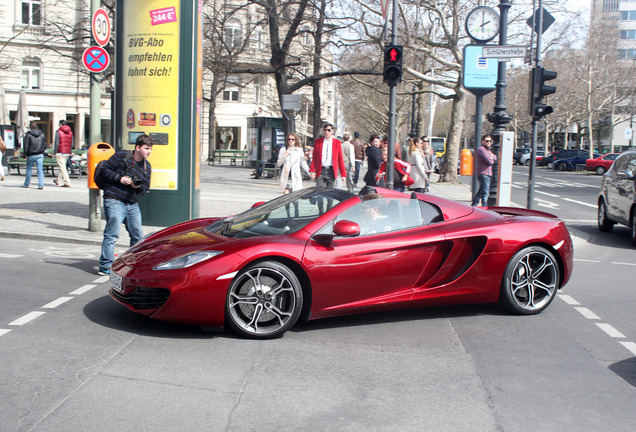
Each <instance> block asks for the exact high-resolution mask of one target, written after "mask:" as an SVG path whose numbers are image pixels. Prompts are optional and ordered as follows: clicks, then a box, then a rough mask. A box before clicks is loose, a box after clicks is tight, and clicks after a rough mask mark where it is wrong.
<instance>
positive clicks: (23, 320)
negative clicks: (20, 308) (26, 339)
mask: <svg viewBox="0 0 636 432" xmlns="http://www.w3.org/2000/svg"><path fill="white" fill-rule="evenodd" d="M45 313H46V312H29V313H28V314H26V315H24V316H23V317H21V318H18V319H17V320H15V321H11V322H10V323H9V325H12V326H21V325H24V324H26V323H28V322H30V321H33V320H34V319H36V318H38V317H40V316H42V315H44V314H45Z"/></svg>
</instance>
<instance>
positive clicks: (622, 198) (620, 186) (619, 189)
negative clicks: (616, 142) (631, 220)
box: [605, 154, 635, 223]
mask: <svg viewBox="0 0 636 432" xmlns="http://www.w3.org/2000/svg"><path fill="white" fill-rule="evenodd" d="M634 157H635V156H634V155H630V154H626V155H622V156H620V157H619V158H617V159H616V161H615V162H614V165H613V167H612V169H611V170H610V171H609V172H608V173H607V174H606V175H607V176H608V178H607V180H606V182H605V187H606V191H607V192H606V193H607V203H606V204H607V211H608V212H609V214H610V216H611V217H612V218H613V219H618V220H620V221H622V222H623V223H624V222H626V221H627V215H626V213H625V205H624V203H625V202H626V201H627V199H628V198H627V197H626V195H628V193H629V192H628V190H627V188H631V187H632V184H633V181H631V180H628V179H626V178H625V177H624V176H622V175H621V174H619V173H620V172H622V171H625V170H627V169H629V168H628V167H629V165H630V162H631V163H632V164H633V160H634Z"/></svg>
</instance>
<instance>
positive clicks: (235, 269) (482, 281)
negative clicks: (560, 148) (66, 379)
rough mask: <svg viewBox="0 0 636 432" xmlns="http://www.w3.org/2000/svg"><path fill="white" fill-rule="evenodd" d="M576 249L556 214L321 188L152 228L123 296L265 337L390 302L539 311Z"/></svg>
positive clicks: (119, 286) (117, 271)
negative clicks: (229, 213) (300, 321)
mask: <svg viewBox="0 0 636 432" xmlns="http://www.w3.org/2000/svg"><path fill="white" fill-rule="evenodd" d="M572 258H573V248H572V241H571V239H570V234H569V232H568V230H567V229H566V227H565V224H564V223H563V221H561V220H560V219H558V218H557V217H555V216H553V215H550V214H547V213H543V212H539V211H532V210H527V209H521V208H508V207H505V208H504V207H490V208H477V207H471V206H468V205H465V204H461V203H457V202H455V201H451V200H448V199H444V198H441V197H437V196H431V195H427V194H416V193H413V194H411V195H410V196H409V195H407V194H403V193H400V192H396V191H391V190H387V189H381V188H377V190H375V191H372V193H369V194H365V195H355V194H352V193H349V192H347V191H344V190H339V189H325V188H318V187H313V188H309V189H303V190H300V191H297V192H294V193H291V194H288V195H283V196H281V197H278V198H276V199H274V200H272V201H269V202H266V203H257V204H255V205H254V206H253V207H252V209H250V210H247V211H245V212H243V213H241V214H239V215H237V216H233V217H228V218H223V219H222V218H203V219H195V220H191V221H188V222H183V223H180V224H178V225H174V226H172V227H169V228H166V229H164V230H162V231H159V232H156V233H154V234H152V235H150V236H148V237H147V238H145V239H143V240H142V241H140V242H139V243H138V244H136V245H135V246H133V247H132V248H130V249H129V250H128V251H126V252H125V253H123V254H122V255H121V256H120V257H119V258H118V259H117V260H116V261H115V262H114V263H113V266H112V269H111V273H110V282H111V285H112V286H111V290H110V294H111V296H112V298H113V299H115V300H116V301H117V302H119V303H121V304H123V305H125V306H126V307H128V308H129V309H130V310H132V311H134V312H137V313H140V314H143V315H146V316H149V317H152V318H155V319H160V320H166V321H174V322H180V323H188V324H195V325H201V326H206V327H207V326H209V327H221V328H223V327H226V326H227V327H230V328H231V329H232V330H234V331H235V332H236V333H238V334H239V335H241V336H245V337H249V338H258V339H262V338H272V337H278V336H280V335H282V334H283V333H285V332H286V331H287V330H289V329H290V328H291V327H292V326H293V325H294V324H295V323H296V321H297V320H298V319H299V318H301V319H305V320H309V319H317V318H325V317H330V316H335V315H343V314H351V313H359V312H364V311H371V310H381V309H397V308H407V307H419V306H430V305H448V304H465V303H497V302H498V303H499V304H500V305H501V306H503V307H505V308H506V309H508V310H509V311H511V312H513V313H516V314H526V315H529V314H536V313H539V312H541V311H542V310H543V309H545V308H546V307H548V305H549V304H550V303H551V302H552V300H553V299H554V297H555V295H556V293H557V290H558V289H560V288H561V287H563V286H564V285H565V284H566V282H567V281H568V280H569V278H570V274H571V271H572Z"/></svg>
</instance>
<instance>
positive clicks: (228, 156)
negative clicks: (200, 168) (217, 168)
mask: <svg viewBox="0 0 636 432" xmlns="http://www.w3.org/2000/svg"><path fill="white" fill-rule="evenodd" d="M246 159H247V151H246V150H212V156H211V157H210V158H209V159H208V165H210V164H212V165H214V163H215V162H218V163H219V165H221V162H222V161H223V160H229V161H230V165H236V162H237V161H238V160H240V161H241V165H245V160H246Z"/></svg>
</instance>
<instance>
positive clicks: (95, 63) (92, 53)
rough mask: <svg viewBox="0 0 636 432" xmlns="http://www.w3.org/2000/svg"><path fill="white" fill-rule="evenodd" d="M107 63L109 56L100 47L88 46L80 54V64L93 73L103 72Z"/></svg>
mask: <svg viewBox="0 0 636 432" xmlns="http://www.w3.org/2000/svg"><path fill="white" fill-rule="evenodd" d="M109 63H110V56H109V55H108V52H106V50H105V49H104V48H102V47H88V48H86V50H85V51H84V54H82V64H83V65H84V67H85V68H86V69H88V70H89V71H91V72H93V73H98V72H103V71H104V70H106V68H107V67H108V64H109Z"/></svg>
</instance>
